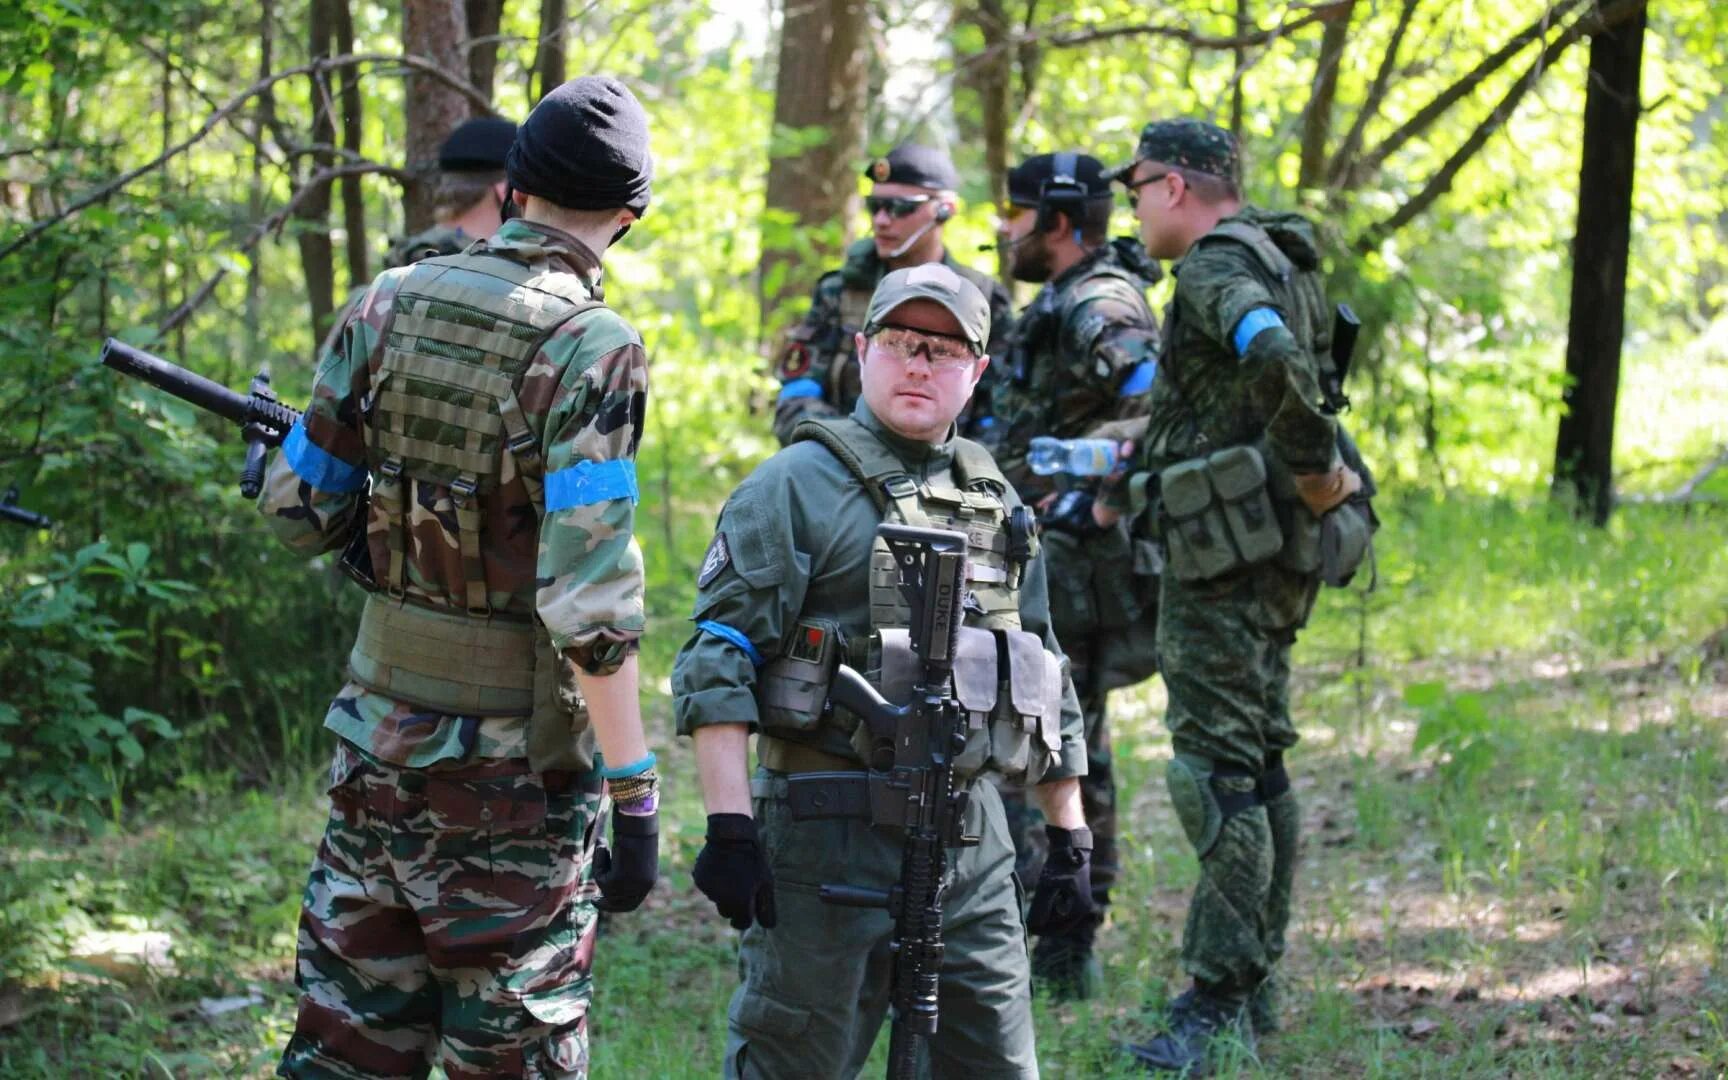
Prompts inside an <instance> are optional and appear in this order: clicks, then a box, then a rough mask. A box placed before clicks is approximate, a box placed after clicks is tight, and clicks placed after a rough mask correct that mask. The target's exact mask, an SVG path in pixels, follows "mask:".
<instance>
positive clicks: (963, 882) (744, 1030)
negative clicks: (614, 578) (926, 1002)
mask: <svg viewBox="0 0 1728 1080" xmlns="http://www.w3.org/2000/svg"><path fill="white" fill-rule="evenodd" d="M852 416H853V421H855V422H853V421H845V420H837V419H836V420H821V421H816V422H811V423H807V424H805V425H804V426H803V427H802V428H801V429H800V431H799V433H798V438H799V441H795V442H794V443H793V444H792V445H791V446H789V447H787V448H786V449H783V450H781V451H780V452H779V453H778V454H776V455H774V456H773V457H772V458H770V459H769V460H768V461H766V462H764V463H763V464H762V465H761V466H760V467H759V468H757V469H756V471H755V472H753V473H752V474H751V475H750V476H749V478H747V479H746V480H745V481H744V483H743V484H741V485H740V486H739V487H738V489H737V490H736V491H734V492H733V493H732V496H731V498H730V499H729V500H728V501H727V503H726V506H725V508H724V509H723V510H722V511H721V513H720V520H719V523H718V525H717V528H716V535H715V540H714V542H713V544H712V545H711V546H710V548H709V557H708V558H707V559H706V560H705V564H704V568H703V571H702V573H701V575H700V576H699V578H698V591H697V597H696V614H695V618H696V621H697V624H698V631H697V633H696V634H695V635H694V636H693V637H692V638H691V639H690V640H689V641H688V642H687V643H686V644H685V646H684V648H683V649H682V651H681V652H680V653H679V654H678V658H677V661H676V663H675V665H674V667H673V673H672V686H673V693H674V695H675V698H676V713H677V722H678V730H679V732H680V733H682V734H685V735H689V734H691V733H692V732H694V731H695V730H696V729H697V728H700V727H703V726H705V725H710V724H738V723H748V724H749V726H750V728H751V729H752V730H753V731H757V732H759V733H760V735H759V738H758V740H757V750H758V756H759V760H760V761H761V766H762V767H760V768H758V769H757V771H756V774H755V779H754V781H753V782H752V785H751V787H752V794H753V795H754V796H755V799H754V803H755V808H754V812H755V819H756V822H757V824H758V828H759V829H760V831H761V832H760V835H761V837H762V842H763V845H764V848H765V850H766V854H767V859H768V862H769V865H770V867H771V869H772V873H773V881H774V889H775V894H776V897H777V901H776V903H777V906H778V912H779V919H778V923H777V925H776V927H775V928H774V929H772V930H768V929H764V928H763V927H762V925H761V923H760V922H757V923H755V924H753V925H752V926H751V927H750V928H749V929H748V930H746V931H745V933H744V936H743V940H742V943H741V946H740V961H739V963H740V968H741V974H742V980H743V981H742V985H741V986H740V987H739V988H738V990H737V992H736V993H734V994H733V996H732V1003H731V1008H730V1012H729V1031H730V1035H729V1038H728V1041H727V1054H726V1064H725V1075H726V1076H728V1077H750V1078H763V1077H772V1078H791V1077H817V1076H819V1077H836V1078H838V1077H851V1076H856V1075H857V1074H858V1071H859V1069H860V1068H861V1067H862V1066H863V1064H864V1061H865V1058H866V1057H867V1056H868V1055H869V1052H870V1047H871V1045H872V1043H873V1042H874V1040H875V1037H876V1033H877V1031H878V1029H879V1028H880V1026H881V1024H882V1021H883V1018H884V1016H885V1014H886V1011H887V1008H888V992H889V980H890V972H891V966H892V958H891V956H890V952H889V943H890V940H891V937H892V931H893V925H894V923H893V919H892V917H891V916H890V915H889V914H888V912H886V911H884V910H881V909H864V908H848V907H838V906H833V905H829V904H824V903H823V902H822V901H821V900H820V899H819V898H818V896H817V888H818V886H820V885H821V884H822V883H824V882H845V883H848V884H854V885H860V886H866V887H880V888H884V889H885V888H887V887H888V886H889V885H891V884H893V883H894V882H896V881H897V880H898V879H899V874H900V865H901V841H900V839H899V837H898V835H897V834H896V832H895V831H894V830H892V829H885V828H876V827H873V826H872V825H871V824H870V822H869V820H868V818H867V817H830V818H825V819H815V820H812V819H809V818H805V819H802V820H794V818H793V814H792V810H791V808H790V805H789V803H788V802H787V800H786V788H787V783H788V780H787V777H788V776H789V775H790V776H796V775H799V774H806V773H810V772H832V771H839V772H843V773H846V772H850V773H853V774H854V775H857V771H858V770H862V769H863V768H864V767H865V766H864V758H863V756H862V754H861V751H860V749H859V745H858V743H857V742H856V741H855V740H854V737H853V731H854V729H855V728H856V726H857V724H858V721H857V718H856V717H852V716H851V715H850V714H848V713H845V711H844V710H840V713H841V715H838V716H837V715H835V714H833V713H823V712H822V711H821V710H820V704H821V702H820V698H821V697H822V696H824V695H822V694H820V693H819V694H817V695H816V700H814V711H812V710H810V709H806V710H804V711H794V710H789V709H785V708H784V706H777V705H776V704H775V702H776V701H778V700H781V699H779V698H777V696H776V693H777V691H776V686H775V683H774V678H775V676H774V674H773V673H774V672H775V671H776V670H778V669H777V667H776V665H777V663H778V662H779V658H784V657H791V658H796V657H798V656H800V655H802V653H801V650H803V649H804V648H805V647H807V646H808V645H809V644H810V642H811V641H812V640H814V641H816V642H831V643H832V647H833V648H835V649H837V650H838V655H839V657H840V658H842V659H844V660H845V661H846V662H848V663H849V664H851V665H852V666H853V667H854V668H856V669H857V670H859V671H861V672H865V673H866V674H867V675H869V676H870V677H871V678H872V679H875V678H876V677H877V676H878V675H879V674H880V671H878V670H876V669H878V668H880V667H881V666H882V665H881V661H880V659H879V646H877V645H876V644H875V643H874V641H873V634H872V627H873V626H878V627H880V626H881V625H883V620H885V619H890V616H888V615H887V614H886V612H887V611H888V610H889V608H891V607H892V605H891V604H890V605H889V608H883V607H880V606H879V607H877V608H876V610H875V611H874V612H873V610H872V603H871V596H872V585H871V581H872V577H873V576H876V577H880V575H881V574H882V573H883V570H882V563H881V561H880V560H881V559H882V558H886V557H887V555H886V549H885V548H883V549H881V550H878V545H877V542H876V541H875V530H876V526H877V525H878V524H879V523H880V522H881V521H883V520H884V510H883V509H879V502H878V500H879V499H881V498H882V497H881V496H880V495H878V494H877V493H875V492H872V491H870V490H867V489H866V487H865V485H864V484H863V482H862V481H861V480H860V479H859V477H858V475H857V474H856V473H855V472H854V471H853V470H852V469H850V468H848V467H847V466H846V465H845V464H843V463H842V461H841V460H840V458H839V457H837V456H836V453H835V452H833V451H831V450H830V449H829V448H828V446H826V445H824V444H823V443H822V442H819V441H815V438H814V435H815V433H814V432H813V430H812V429H814V428H816V427H817V426H818V424H820V425H823V426H827V425H839V428H835V429H831V430H841V429H842V428H843V429H844V430H841V434H842V435H845V436H846V437H847V438H849V439H850V440H851V441H852V445H864V446H865V447H866V449H869V450H870V451H871V452H872V453H874V454H876V455H877V458H878V459H879V460H886V461H887V462H888V463H889V465H890V466H891V468H892V469H901V470H903V471H902V472H899V473H898V474H896V475H898V476H899V477H901V478H903V479H904V478H909V480H910V483H909V484H907V485H906V486H905V487H903V488H900V489H899V490H900V491H901V494H900V495H899V496H896V497H894V498H893V499H892V501H891V502H888V503H887V504H886V505H887V506H888V510H887V513H888V515H889V516H890V517H893V518H895V519H896V520H907V518H906V516H904V515H903V514H902V511H901V507H903V506H908V505H915V506H916V507H917V509H915V510H914V511H913V513H915V514H928V515H929V517H930V520H929V521H928V524H929V525H931V526H934V527H938V528H946V527H952V524H951V523H961V522H965V521H971V522H973V523H974V524H973V526H972V527H970V528H968V531H969V534H970V536H971V538H972V545H973V551H972V555H973V558H974V559H975V560H976V561H975V563H974V568H973V571H972V572H973V574H974V577H973V579H972V580H973V581H974V582H985V581H989V582H994V583H995V584H994V585H980V584H975V585H974V586H973V589H972V591H973V592H974V593H975V594H982V595H984V597H985V598H984V599H983V600H982V601H981V602H979V603H977V604H976V605H974V604H969V605H968V616H967V625H968V626H985V627H997V628H998V629H1002V630H1004V631H1005V630H1007V629H1012V628H1014V627H1015V626H1018V627H1020V628H1023V629H1024V630H1025V631H1028V632H1030V634H1031V635H1034V636H1035V637H1034V638H1033V639H1032V640H1034V641H1035V642H1036V641H1041V642H1042V646H1043V647H1042V648H1038V649H1036V650H1035V651H1036V652H1037V653H1038V654H1039V655H1042V653H1043V649H1049V650H1052V652H1054V650H1055V649H1056V640H1055V636H1054V634H1053V633H1052V632H1051V630H1050V626H1049V616H1048V607H1047V595H1046V583H1045V578H1044V565H1043V561H1042V559H1041V558H1038V557H1033V558H1032V559H1031V561H1030V562H1029V563H1027V564H1026V566H1025V568H1024V570H1023V571H1016V572H1012V573H1009V572H1005V567H1006V563H1005V562H1004V559H1005V556H1004V551H1005V550H1006V545H1005V544H1004V543H1001V541H1002V540H1003V539H1004V537H1003V534H1002V532H1001V531H1000V526H1001V524H1002V522H1003V521H1004V520H1005V516H1004V515H1005V514H1006V512H1007V511H1009V510H1011V509H1012V507H1014V506H1016V505H1018V500H1017V499H1015V497H1014V495H1013V492H1012V490H1011V489H1008V488H1007V486H1006V484H1005V483H1004V482H1002V480H1001V478H1000V474H999V473H998V472H997V471H996V469H995V466H994V465H993V464H992V463H991V462H990V459H989V457H988V454H987V453H986V452H985V451H984V450H983V449H982V448H981V447H978V446H977V445H976V444H969V443H967V442H966V440H964V439H958V438H950V439H949V440H948V441H946V442H944V443H942V444H940V445H936V446H932V445H930V444H928V443H923V442H917V441H915V440H909V439H905V438H903V437H901V436H898V435H896V434H894V433H893V432H891V431H889V430H888V429H887V428H886V427H884V426H883V425H882V424H881V422H880V421H878V420H877V419H876V417H875V416H873V415H872V414H871V412H870V410H869V409H868V407H867V406H866V405H865V404H864V403H863V402H862V401H860V402H858V404H857V405H856V406H855V408H854V412H853V414H852ZM867 475H869V474H867ZM890 486H891V482H890V481H884V482H883V484H882V485H881V487H882V490H884V491H886V490H889V488H890ZM914 489H915V490H914ZM981 544H982V545H983V546H980V545H981ZM886 572H887V573H889V574H890V575H891V574H892V563H891V562H890V563H889V564H888V569H887V571H886ZM1021 573H1023V577H1019V575H1020V574H1021ZM1016 578H1018V586H1017V588H1016V587H1014V585H1013V582H1014V581H1015V580H1016ZM889 588H890V589H891V588H892V586H891V585H890V586H889ZM878 596H880V594H878ZM980 609H981V610H982V612H983V613H982V614H981V613H980ZM890 621H891V619H890ZM812 632H814V638H812V636H811V635H812ZM1052 667H1053V669H1054V670H1057V671H1065V665H1060V664H1056V663H1053V664H1052ZM1057 678H1059V680H1060V684H1061V685H1060V697H1059V698H1058V697H1057V695H1056V694H1055V693H1052V694H1051V696H1050V699H1049V701H1048V709H1049V710H1050V712H1048V713H1046V714H1044V715H1045V716H1047V717H1048V720H1049V723H1050V725H1051V726H1050V727H1049V728H1048V729H1044V730H1046V732H1047V734H1048V735H1049V736H1050V737H1051V739H1052V742H1053V745H1054V748H1055V749H1054V752H1053V753H1051V754H1049V756H1048V757H1047V758H1043V759H1041V763H1044V764H1046V765H1047V768H1046V771H1044V772H1043V773H1042V776H1041V779H1043V780H1046V781H1049V780H1056V779H1061V778H1065V777H1070V776H1077V775H1080V774H1082V773H1083V772H1084V771H1085V749H1084V743H1083V733H1082V725H1081V719H1080V712H1079V706H1078V703H1077V702H1076V701H1075V700H1074V696H1073V691H1072V688H1071V685H1070V683H1069V680H1068V679H1067V678H1066V677H1065V675H1058V676H1057ZM1046 685H1047V686H1049V684H1046ZM787 686H788V684H786V683H782V684H780V686H779V689H780V690H785V689H786V688H787ZM1049 689H1051V690H1052V691H1054V690H1055V689H1056V688H1055V687H1054V686H1049ZM990 690H991V695H992V698H993V699H994V696H995V683H994V682H992V683H991V684H990ZM1003 696H1004V697H1006V696H1007V694H1006V691H1004V692H1003ZM962 700H963V702H964V701H965V700H966V698H965V695H964V694H962ZM988 730H991V732H992V734H991V735H989V736H988V737H987V738H988V739H991V740H993V739H995V738H996V737H997V736H996V733H995V729H994V728H989V729H988ZM978 734H979V732H978V731H976V730H974V736H977V735H978ZM867 741H868V740H865V742H867ZM972 745H974V744H973V743H972V742H971V741H970V740H969V742H968V746H969V747H970V746H972ZM1025 745H1026V744H1025V740H1024V736H1022V737H1021V743H1020V747H1021V750H1022V752H1024V748H1025ZM991 746H992V749H991V750H990V753H991V754H992V755H994V754H996V753H997V752H998V749H999V747H998V745H997V744H995V743H994V742H992V744H991ZM980 753H981V752H980ZM965 759H966V755H962V758H961V760H965ZM971 791H972V793H973V794H972V799H971V804H970V809H969V811H968V814H967V826H968V827H967V829H966V832H967V833H969V834H972V835H979V836H981V842H980V843H979V844H978V845H977V846H973V847H963V848H960V849H957V850H955V851H952V852H951V862H950V867H951V870H950V876H949V887H948V892H947V899H946V902H945V907H944V912H943V936H944V953H943V968H942V982H941V989H940V993H941V998H940V1001H941V1022H940V1027H939V1030H938V1032H937V1034H936V1036H935V1038H934V1039H933V1040H932V1041H931V1042H930V1043H929V1044H928V1049H929V1051H930V1061H931V1063H932V1065H933V1066H934V1071H935V1072H936V1074H937V1075H941V1076H955V1077H968V1078H970V1077H1034V1076H1036V1075H1037V1060H1036V1056H1035V1053H1034V1045H1033V1032H1032V1018H1031V991H1030V979H1029V972H1028V970H1027V957H1026V946H1025V923H1024V920H1023V916H1022V914H1021V902H1020V897H1019V887H1018V884H1017V881H1016V879H1015V877H1014V874H1013V868H1014V867H1013V863H1014V853H1013V847H1012V843H1011V840H1010V838H1009V834H1008V831H1007V825H1006V822H1005V821H1004V819H1003V815H1002V807H1001V801H1000V799H999V797H998V796H997V794H996V790H995V786H994V785H993V784H990V783H974V784H972V785H971Z"/></svg>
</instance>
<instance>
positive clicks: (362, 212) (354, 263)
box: [331, 0, 372, 289]
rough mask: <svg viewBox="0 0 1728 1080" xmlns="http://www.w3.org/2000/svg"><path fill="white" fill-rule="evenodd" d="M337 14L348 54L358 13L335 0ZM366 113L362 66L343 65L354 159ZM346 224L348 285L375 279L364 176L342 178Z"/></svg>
mask: <svg viewBox="0 0 1728 1080" xmlns="http://www.w3.org/2000/svg"><path fill="white" fill-rule="evenodd" d="M331 3H332V6H333V7H334V9H335V10H334V11H333V14H334V15H335V17H336V51H337V52H338V53H341V54H342V55H344V56H346V55H348V54H349V53H352V52H353V51H354V16H353V13H352V12H351V11H349V9H348V0H331ZM363 120H364V115H363V114H362V113H361V104H360V69H359V68H357V67H345V68H343V69H342V149H344V150H346V151H347V152H348V153H347V154H345V155H344V156H345V157H347V158H349V159H350V160H356V159H358V158H359V157H360V132H361V129H362V121H363ZM342 228H343V231H344V232H345V233H346V234H347V246H348V287H349V288H351V289H352V288H354V287H355V286H357V285H364V284H366V283H367V282H368V281H371V280H372V274H371V270H370V268H369V267H368V266H367V260H366V200H365V193H364V192H363V191H362V190H361V187H360V177H358V176H344V177H343V178H342Z"/></svg>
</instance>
